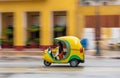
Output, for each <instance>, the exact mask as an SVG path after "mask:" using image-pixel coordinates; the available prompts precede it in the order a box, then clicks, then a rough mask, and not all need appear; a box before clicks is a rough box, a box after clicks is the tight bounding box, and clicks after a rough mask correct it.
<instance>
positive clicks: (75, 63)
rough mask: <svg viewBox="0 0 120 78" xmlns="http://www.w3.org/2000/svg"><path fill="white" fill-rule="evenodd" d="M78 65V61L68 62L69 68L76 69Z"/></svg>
mask: <svg viewBox="0 0 120 78" xmlns="http://www.w3.org/2000/svg"><path fill="white" fill-rule="evenodd" d="M78 64H79V61H78V60H77V59H73V60H71V61H70V66H71V67H77V66H78Z"/></svg>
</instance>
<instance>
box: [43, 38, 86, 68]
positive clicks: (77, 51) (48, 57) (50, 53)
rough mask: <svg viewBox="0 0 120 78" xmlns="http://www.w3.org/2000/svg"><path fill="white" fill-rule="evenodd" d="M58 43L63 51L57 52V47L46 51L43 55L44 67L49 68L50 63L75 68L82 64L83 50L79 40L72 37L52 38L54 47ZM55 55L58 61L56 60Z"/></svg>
mask: <svg viewBox="0 0 120 78" xmlns="http://www.w3.org/2000/svg"><path fill="white" fill-rule="evenodd" d="M58 42H60V43H62V46H63V47H62V48H63V51H62V52H61V53H60V52H58V51H59V49H58V46H56V47H55V48H52V49H51V48H48V49H46V50H45V51H44V55H43V59H44V65H45V66H50V65H51V63H70V66H71V67H77V66H78V64H79V63H84V48H83V47H82V44H81V43H80V39H78V38H77V37H74V36H63V37H57V38H54V45H56V44H57V43H58ZM56 54H58V55H57V56H58V57H59V59H56V57H57V56H56Z"/></svg>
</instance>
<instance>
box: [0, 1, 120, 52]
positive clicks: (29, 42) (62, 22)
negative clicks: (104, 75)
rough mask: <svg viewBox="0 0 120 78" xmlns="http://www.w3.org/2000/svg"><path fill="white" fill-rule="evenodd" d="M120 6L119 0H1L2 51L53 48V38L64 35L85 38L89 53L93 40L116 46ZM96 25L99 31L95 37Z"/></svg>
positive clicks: (118, 36) (119, 35)
mask: <svg viewBox="0 0 120 78" xmlns="http://www.w3.org/2000/svg"><path fill="white" fill-rule="evenodd" d="M96 1H97V2H96ZM111 1H112V2H111ZM116 1H118V2H116ZM113 2H114V4H113ZM119 3H120V1H119V0H0V39H1V40H0V42H1V47H2V48H6V47H7V48H16V49H17V50H23V49H24V48H39V47H40V48H41V47H45V46H50V45H52V44H53V43H52V42H53V38H54V37H59V36H64V35H73V36H77V37H79V38H87V39H88V41H89V46H92V47H89V49H94V47H95V46H94V42H95V38H96V37H99V38H100V41H107V42H108V41H110V40H112V39H114V38H115V39H118V42H119V39H120V30H119V28H120V10H119V8H120V4H119ZM96 17H97V18H96ZM96 20H97V21H96ZM96 22H97V23H96ZM96 25H98V26H99V27H100V29H99V30H98V31H99V33H98V34H99V35H98V36H95V33H96V31H95V29H96ZM116 31H117V32H116ZM113 33H114V34H116V33H117V35H114V34H113ZM112 37H114V38H112ZM8 44H9V45H8ZM104 45H106V44H104Z"/></svg>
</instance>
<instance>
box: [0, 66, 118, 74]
mask: <svg viewBox="0 0 120 78" xmlns="http://www.w3.org/2000/svg"><path fill="white" fill-rule="evenodd" d="M50 72H68V73H69V72H120V69H95V70H91V69H88V70H87V69H78V68H77V69H76V68H69V67H68V68H67V69H66V68H45V67H42V68H0V73H50Z"/></svg>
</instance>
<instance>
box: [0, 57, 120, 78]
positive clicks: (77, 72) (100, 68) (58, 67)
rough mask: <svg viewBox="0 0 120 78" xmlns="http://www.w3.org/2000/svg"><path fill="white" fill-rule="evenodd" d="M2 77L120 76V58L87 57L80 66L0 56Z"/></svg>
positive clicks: (97, 77)
mask: <svg viewBox="0 0 120 78" xmlns="http://www.w3.org/2000/svg"><path fill="white" fill-rule="evenodd" d="M0 78H120V60H119V59H105V58H87V59H85V63H83V64H82V63H81V64H80V65H79V66H78V67H74V68H73V67H70V66H69V64H52V65H51V66H50V67H45V66H44V65H43V60H42V59H41V58H27V57H24V58H18V57H11V58H7V57H4V58H3V57H2V58H0Z"/></svg>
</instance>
